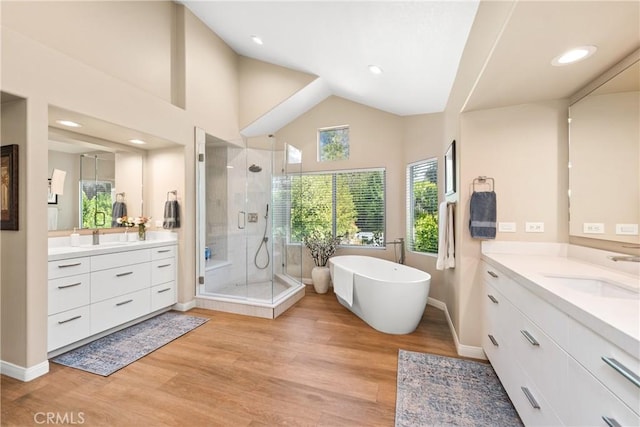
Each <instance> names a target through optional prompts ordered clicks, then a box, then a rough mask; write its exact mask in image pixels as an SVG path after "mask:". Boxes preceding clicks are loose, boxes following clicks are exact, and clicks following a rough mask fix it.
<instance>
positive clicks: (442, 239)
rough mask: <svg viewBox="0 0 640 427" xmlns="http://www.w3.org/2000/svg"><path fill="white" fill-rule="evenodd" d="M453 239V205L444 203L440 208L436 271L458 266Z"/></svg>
mask: <svg viewBox="0 0 640 427" xmlns="http://www.w3.org/2000/svg"><path fill="white" fill-rule="evenodd" d="M453 239H454V237H453V205H452V204H448V203H447V202H442V203H440V206H439V208H438V259H437V261H436V270H445V269H447V268H454V267H455V266H456V260H455V247H454V244H453Z"/></svg>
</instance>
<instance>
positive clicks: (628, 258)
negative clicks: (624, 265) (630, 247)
mask: <svg viewBox="0 0 640 427" xmlns="http://www.w3.org/2000/svg"><path fill="white" fill-rule="evenodd" d="M607 258H609V259H610V260H611V261H616V262H618V261H628V262H640V256H637V255H615V256H609V257H607Z"/></svg>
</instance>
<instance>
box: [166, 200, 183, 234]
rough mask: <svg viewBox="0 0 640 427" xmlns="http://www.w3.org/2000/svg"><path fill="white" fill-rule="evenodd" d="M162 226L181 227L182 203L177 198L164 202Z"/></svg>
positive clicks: (167, 227)
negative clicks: (179, 203)
mask: <svg viewBox="0 0 640 427" xmlns="http://www.w3.org/2000/svg"><path fill="white" fill-rule="evenodd" d="M162 228H165V229H172V228H180V205H178V201H177V200H167V201H166V203H165V204H164V221H163V222H162Z"/></svg>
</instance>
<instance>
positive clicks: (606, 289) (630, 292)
mask: <svg viewBox="0 0 640 427" xmlns="http://www.w3.org/2000/svg"><path fill="white" fill-rule="evenodd" d="M545 277H546V278H547V279H550V280H551V281H552V282H553V283H555V284H558V285H562V286H565V287H567V288H570V289H573V290H576V291H579V292H584V293H586V294H590V295H593V296H600V297H604V298H624V299H638V298H640V294H639V293H638V290H634V289H630V288H629V287H628V286H626V285H624V284H622V283H618V282H614V281H611V280H607V279H603V278H600V277H582V276H562V275H552V274H547V275H545Z"/></svg>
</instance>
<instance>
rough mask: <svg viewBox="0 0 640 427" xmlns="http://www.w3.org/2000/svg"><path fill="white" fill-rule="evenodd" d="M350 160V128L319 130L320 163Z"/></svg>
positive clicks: (340, 127)
mask: <svg viewBox="0 0 640 427" xmlns="http://www.w3.org/2000/svg"><path fill="white" fill-rule="evenodd" d="M347 159H349V126H339V127H333V128H324V129H319V130H318V161H319V162H326V161H331V160H347Z"/></svg>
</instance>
